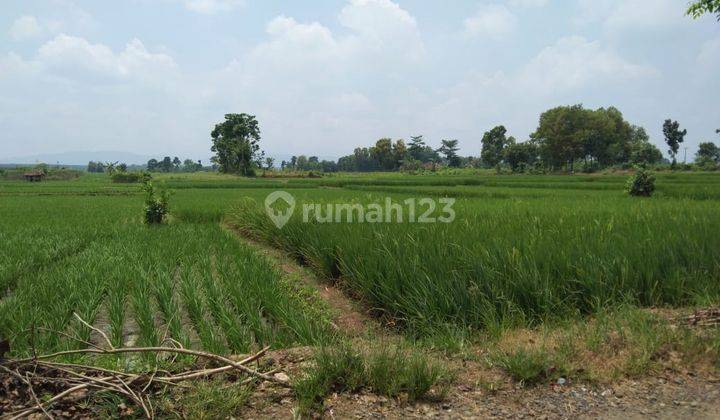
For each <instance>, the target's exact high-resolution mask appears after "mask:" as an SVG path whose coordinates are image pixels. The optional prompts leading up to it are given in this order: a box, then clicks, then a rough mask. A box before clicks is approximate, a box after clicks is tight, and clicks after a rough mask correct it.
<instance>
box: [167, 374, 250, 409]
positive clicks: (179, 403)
mask: <svg viewBox="0 0 720 420" xmlns="http://www.w3.org/2000/svg"><path fill="white" fill-rule="evenodd" d="M251 394H252V388H251V387H248V386H244V385H240V384H231V385H229V386H228V384H227V382H225V380H224V379H222V378H217V379H215V380H210V381H198V382H195V383H194V384H193V386H192V388H191V389H188V390H187V391H183V392H182V393H180V394H178V395H177V396H176V397H175V398H172V399H171V398H165V399H163V400H161V401H159V402H158V403H157V406H158V407H157V408H158V410H159V411H160V413H161V415H162V417H171V418H172V417H177V418H185V419H220V418H234V417H236V416H237V415H238V414H240V413H241V410H242V408H243V407H244V406H245V404H246V403H247V401H248V398H249V397H250V395H251Z"/></svg>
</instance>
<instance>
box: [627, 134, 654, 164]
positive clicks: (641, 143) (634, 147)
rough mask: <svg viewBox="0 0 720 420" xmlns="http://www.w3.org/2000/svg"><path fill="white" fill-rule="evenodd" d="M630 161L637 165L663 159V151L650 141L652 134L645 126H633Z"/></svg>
mask: <svg viewBox="0 0 720 420" xmlns="http://www.w3.org/2000/svg"><path fill="white" fill-rule="evenodd" d="M628 161H629V162H630V163H633V164H636V165H647V164H655V163H660V162H661V161H662V152H661V151H660V149H658V148H657V147H655V145H654V144H652V143H650V136H648V134H647V131H645V129H644V128H643V127H639V126H636V125H633V126H632V127H631V135H630V157H629V159H628Z"/></svg>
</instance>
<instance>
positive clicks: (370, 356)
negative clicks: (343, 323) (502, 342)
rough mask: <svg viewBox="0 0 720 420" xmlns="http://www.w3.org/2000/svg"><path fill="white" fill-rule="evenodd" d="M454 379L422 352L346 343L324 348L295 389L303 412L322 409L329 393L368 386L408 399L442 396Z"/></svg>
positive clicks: (377, 391)
mask: <svg viewBox="0 0 720 420" xmlns="http://www.w3.org/2000/svg"><path fill="white" fill-rule="evenodd" d="M450 380H451V375H450V374H449V373H448V371H446V370H445V369H443V368H442V367H440V366H439V365H437V364H435V363H433V362H431V361H429V360H428V359H427V357H425V356H424V355H422V354H419V353H410V352H408V351H406V350H403V349H400V348H393V349H390V348H388V347H382V348H381V349H379V350H374V351H370V352H368V353H366V354H364V353H362V352H359V351H357V350H354V349H353V348H352V347H351V346H350V345H348V344H343V345H340V346H339V347H337V348H332V349H328V348H323V349H321V350H320V351H319V352H318V354H317V355H316V357H315V364H314V366H313V367H312V368H311V369H309V370H308V371H307V372H306V375H305V376H304V377H302V378H301V379H300V380H298V381H297V382H295V384H294V389H295V394H296V396H297V399H298V405H299V409H300V412H301V413H310V412H316V411H320V410H322V408H323V405H324V399H325V397H326V396H327V395H329V394H331V393H334V392H337V393H342V392H358V391H360V390H362V389H366V390H368V391H371V392H373V393H375V394H378V395H384V396H387V397H390V398H396V397H404V398H406V399H407V400H408V401H416V400H422V399H431V398H433V397H436V398H441V397H442V396H444V389H443V386H444V385H446V384H447V383H448V382H449V381H450ZM434 387H439V388H440V389H439V392H438V394H437V396H435V395H431V392H432V390H433V388H434Z"/></svg>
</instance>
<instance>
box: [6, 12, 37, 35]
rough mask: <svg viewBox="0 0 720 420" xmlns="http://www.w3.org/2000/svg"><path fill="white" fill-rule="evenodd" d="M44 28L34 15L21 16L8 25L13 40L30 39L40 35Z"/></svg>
mask: <svg viewBox="0 0 720 420" xmlns="http://www.w3.org/2000/svg"><path fill="white" fill-rule="evenodd" d="M43 32H44V30H43V27H42V26H41V25H40V22H38V20H37V18H35V16H21V17H19V18H17V19H15V22H13V24H12V26H11V27H10V36H11V37H12V38H13V39H15V40H23V39H32V38H38V37H40V36H42V34H43Z"/></svg>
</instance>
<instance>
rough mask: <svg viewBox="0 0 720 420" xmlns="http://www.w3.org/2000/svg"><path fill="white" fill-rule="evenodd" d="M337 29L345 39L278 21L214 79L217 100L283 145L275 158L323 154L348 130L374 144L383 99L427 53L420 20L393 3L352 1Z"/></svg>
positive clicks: (316, 27)
mask: <svg viewBox="0 0 720 420" xmlns="http://www.w3.org/2000/svg"><path fill="white" fill-rule="evenodd" d="M338 21H339V23H340V24H341V25H342V26H343V27H344V28H346V30H344V31H342V33H340V32H339V31H338V32H335V31H332V30H331V29H330V28H329V27H328V26H325V25H323V24H321V23H318V22H298V21H297V20H296V19H294V18H292V17H288V16H282V15H281V16H278V17H276V18H274V19H273V20H271V21H270V22H269V23H268V24H267V26H266V33H267V36H268V39H267V40H265V41H263V42H261V43H259V44H257V45H256V46H255V47H254V48H252V49H251V50H250V51H249V52H248V53H247V54H245V55H244V56H242V57H239V58H237V59H236V60H234V61H233V62H232V63H230V64H229V65H228V66H227V67H226V69H224V70H223V71H222V72H220V73H219V74H218V75H216V76H215V77H212V78H211V79H212V80H213V84H214V86H216V87H215V88H213V89H212V91H213V92H215V96H213V100H214V101H218V102H221V103H223V104H226V106H227V108H230V109H254V110H255V111H254V112H256V113H257V115H258V118H260V119H261V120H262V121H264V123H263V125H264V126H265V127H268V128H266V129H265V130H264V132H265V134H266V135H267V136H268V139H275V141H278V143H276V144H272V141H273V140H268V141H269V142H270V143H269V144H268V146H267V147H268V148H269V149H270V150H272V149H275V150H282V149H288V148H289V149H291V150H302V149H303V148H315V149H320V148H322V147H323V146H321V144H320V143H319V142H321V141H322V139H324V138H328V136H335V137H336V138H342V137H345V136H347V131H348V130H350V131H351V132H352V133H353V134H352V136H353V137H355V136H362V135H367V136H368V137H370V138H372V137H373V134H369V130H377V129H378V128H379V124H372V123H369V121H373V120H374V118H376V117H377V115H376V114H377V113H378V112H380V110H381V107H379V106H378V105H379V104H377V103H376V101H377V99H378V97H382V98H384V97H386V96H388V95H389V93H388V92H389V90H390V89H394V90H397V89H398V86H403V85H404V84H405V83H406V82H404V81H403V80H402V79H403V76H404V75H405V74H406V72H407V70H408V69H409V68H411V67H412V66H414V65H417V64H418V63H419V62H420V60H422V59H423V57H424V53H425V47H424V44H423V42H422V39H421V36H420V31H419V28H418V25H417V22H416V20H415V18H414V17H413V16H411V15H410V14H409V13H408V12H407V11H406V10H404V9H402V8H400V7H399V6H398V5H397V4H396V3H393V2H391V1H389V0H352V1H350V2H349V3H348V4H347V5H346V6H345V7H344V8H343V9H342V10H341V11H340V13H339V15H338ZM370 81H371V82H370ZM383 89H386V90H385V92H384V93H380V94H377V92H380V91H383ZM368 90H371V91H372V92H370V93H368V92H367V91H368ZM373 92H374V93H376V94H373ZM250 98H253V100H252V101H251V100H250ZM294 133H295V134H294ZM297 133H304V134H303V136H301V137H299V136H297ZM281 142H282V143H281ZM316 142H317V143H316Z"/></svg>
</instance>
